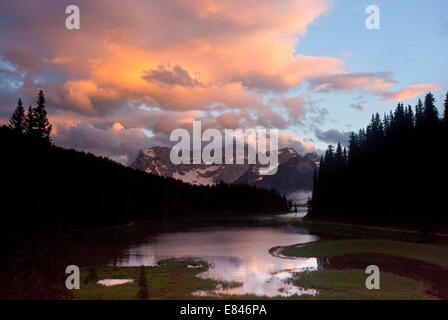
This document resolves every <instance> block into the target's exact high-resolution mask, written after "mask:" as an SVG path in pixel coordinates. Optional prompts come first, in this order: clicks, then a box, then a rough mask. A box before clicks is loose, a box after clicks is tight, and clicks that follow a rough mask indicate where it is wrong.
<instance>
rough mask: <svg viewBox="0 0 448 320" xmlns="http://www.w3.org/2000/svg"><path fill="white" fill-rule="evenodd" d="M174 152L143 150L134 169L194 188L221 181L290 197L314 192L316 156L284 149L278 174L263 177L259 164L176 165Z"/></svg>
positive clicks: (279, 161) (158, 147) (279, 157)
mask: <svg viewBox="0 0 448 320" xmlns="http://www.w3.org/2000/svg"><path fill="white" fill-rule="evenodd" d="M170 152H171V149H170V148H168V147H161V146H157V147H152V148H148V149H143V150H141V151H140V153H139V155H138V157H137V159H136V160H135V161H134V162H133V163H132V164H131V167H132V168H134V169H138V170H141V171H144V172H147V173H151V174H155V175H159V176H165V177H171V178H174V179H178V180H181V181H183V182H187V183H190V184H193V185H214V184H217V183H219V182H221V181H222V182H225V183H229V184H230V183H236V184H240V183H247V184H250V185H255V186H257V187H262V188H269V189H270V188H273V189H277V190H278V191H280V192H285V193H286V192H293V191H299V190H304V191H306V190H311V189H312V185H313V174H314V170H315V168H316V166H317V162H318V161H319V157H318V156H317V154H315V153H307V154H305V155H304V156H302V155H300V154H299V153H297V152H296V151H295V150H294V149H293V148H291V147H288V148H283V149H280V150H279V151H278V163H279V165H278V169H277V173H276V174H274V175H264V176H263V175H260V174H259V168H260V167H261V165H259V164H252V165H250V164H216V165H215V164H212V165H206V164H204V163H202V164H179V165H175V164H173V163H172V162H171V160H170ZM246 162H247V161H246Z"/></svg>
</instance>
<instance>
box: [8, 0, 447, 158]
mask: <svg viewBox="0 0 448 320" xmlns="http://www.w3.org/2000/svg"><path fill="white" fill-rule="evenodd" d="M71 4H76V5H77V6H78V7H79V9H80V29H79V30H68V29H67V28H66V26H65V20H66V18H67V14H66V13H65V9H66V7H67V6H68V5H71ZM369 5H376V6H377V7H378V8H379V10H380V11H379V12H380V29H379V30H369V29H367V28H366V26H365V21H366V19H367V18H368V14H366V12H365V10H366V8H367V7H368V6H369ZM447 9H448V2H447V1H446V0H427V1H423V0H421V1H420V0H418V1H406V0H381V1H376V2H374V1H373V0H306V1H305V0H278V1H272V0H245V1H240V0H151V1H148V0H129V1H126V2H124V1H120V0H76V1H73V0H71V1H65V0H58V1H55V0H54V1H50V0H33V1H28V0H14V1H12V0H4V1H2V6H1V7H0V123H7V121H8V118H9V117H10V115H11V113H12V112H13V110H14V108H15V105H16V102H17V99H18V98H21V99H22V100H23V101H24V104H25V105H26V106H28V105H29V104H33V103H34V101H35V96H36V95H37V93H38V91H39V90H41V89H42V90H44V92H45V94H46V97H47V109H48V112H49V118H50V121H51V122H52V124H53V141H54V142H55V143H56V144H58V145H61V146H64V147H70V148H76V149H81V150H85V151H90V152H93V153H95V154H98V155H103V156H107V157H110V158H112V159H114V160H116V161H119V162H122V163H124V164H128V163H130V162H132V161H133V160H134V159H135V157H136V156H137V154H138V151H139V150H140V149H142V148H145V147H151V146H154V145H169V144H170V142H169V135H170V133H171V131H172V130H174V129H176V128H186V129H190V128H191V124H192V121H194V120H198V121H201V122H202V126H203V128H217V129H220V130H223V129H235V128H242V129H254V128H268V129H278V130H279V131H280V145H281V146H292V147H294V148H295V149H296V150H297V151H298V152H301V153H305V152H312V151H317V152H319V151H321V150H323V149H325V148H326V146H327V144H329V143H337V142H338V141H341V142H342V143H345V142H346V140H347V136H348V134H349V133H350V132H351V131H356V130H359V129H360V128H363V127H365V126H366V125H367V123H368V121H369V119H370V117H371V115H372V113H376V112H379V113H380V114H383V113H384V112H388V111H389V110H391V109H393V108H394V107H395V106H396V105H397V103H399V102H403V103H405V104H411V105H415V104H416V102H417V100H418V99H419V98H423V97H424V95H425V94H426V93H427V92H429V91H431V92H433V93H434V95H435V97H436V99H437V103H438V105H439V106H441V104H442V103H443V99H444V96H445V94H446V92H447V91H448V72H447V69H448V68H447V62H446V52H448V15H447V14H446V12H448V10H447Z"/></svg>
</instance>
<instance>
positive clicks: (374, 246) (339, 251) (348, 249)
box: [282, 239, 448, 267]
mask: <svg viewBox="0 0 448 320" xmlns="http://www.w3.org/2000/svg"><path fill="white" fill-rule="evenodd" d="M282 253H283V254H284V255H286V256H291V257H304V258H311V257H314V258H331V257H335V256H342V255H347V254H362V253H381V254H390V255H394V256H399V257H403V258H410V259H417V260H423V261H426V262H429V263H434V264H438V265H440V266H444V267H448V248H447V247H441V246H432V245H425V244H419V243H411V242H401V241H394V240H376V239H375V240H336V241H318V242H312V243H309V244H305V245H300V246H294V247H287V248H285V249H284V250H283V252H282Z"/></svg>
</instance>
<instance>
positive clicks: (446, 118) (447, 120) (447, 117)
mask: <svg viewBox="0 0 448 320" xmlns="http://www.w3.org/2000/svg"><path fill="white" fill-rule="evenodd" d="M443 125H444V126H445V129H448V92H447V93H446V97H445V110H444V111H443Z"/></svg>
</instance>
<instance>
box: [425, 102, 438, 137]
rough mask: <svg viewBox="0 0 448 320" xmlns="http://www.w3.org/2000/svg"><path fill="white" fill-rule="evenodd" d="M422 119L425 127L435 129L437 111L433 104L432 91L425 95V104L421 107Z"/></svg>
mask: <svg viewBox="0 0 448 320" xmlns="http://www.w3.org/2000/svg"><path fill="white" fill-rule="evenodd" d="M423 121H424V126H425V128H429V129H436V128H437V125H438V123H439V113H438V111H437V108H436V105H435V98H434V95H433V94H432V93H428V94H427V95H426V97H425V106H424V109H423Z"/></svg>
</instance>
